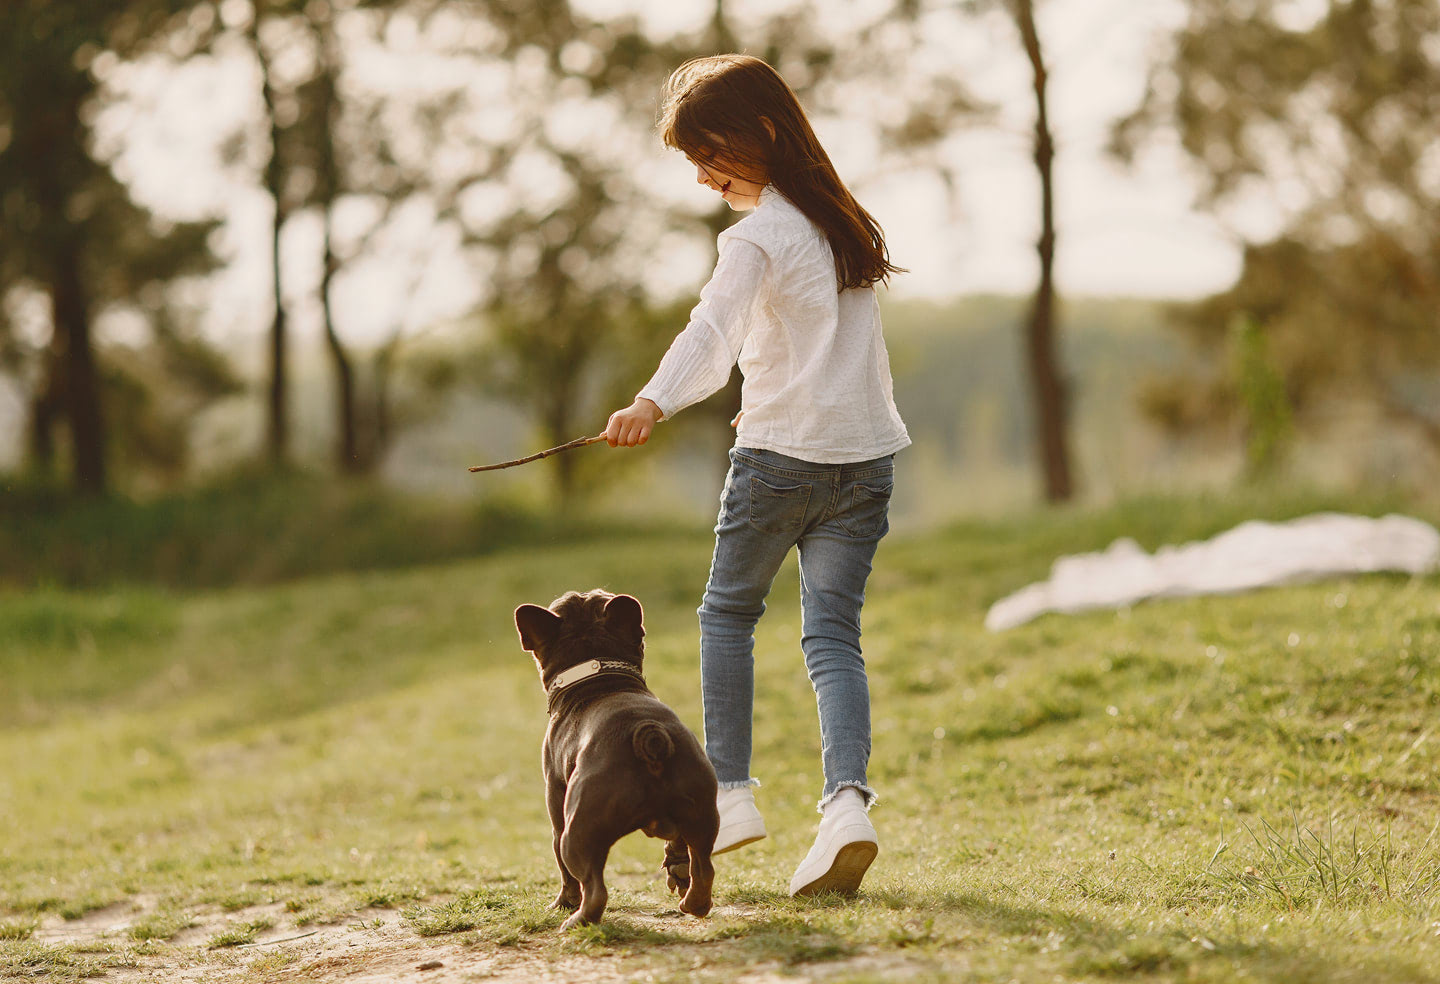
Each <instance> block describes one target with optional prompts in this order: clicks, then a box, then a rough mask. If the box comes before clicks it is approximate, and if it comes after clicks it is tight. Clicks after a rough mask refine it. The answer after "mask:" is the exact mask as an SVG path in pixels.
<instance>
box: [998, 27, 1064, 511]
mask: <svg viewBox="0 0 1440 984" xmlns="http://www.w3.org/2000/svg"><path fill="white" fill-rule="evenodd" d="M1006 2H1007V6H1008V7H1009V10H1010V14H1011V16H1012V17H1013V18H1014V19H1015V26H1016V27H1017V28H1018V30H1019V32H1020V41H1021V44H1022V45H1023V46H1024V48H1025V57H1026V60H1028V61H1029V63H1030V75H1031V80H1032V88H1033V90H1034V93H1035V143H1034V155H1033V156H1034V160H1035V170H1036V173H1037V175H1038V176H1039V179H1040V238H1039V240H1038V241H1037V242H1036V244H1035V250H1036V252H1037V253H1038V254H1039V258H1040V281H1039V283H1038V284H1037V285H1036V287H1035V299H1034V301H1033V302H1032V303H1031V307H1030V320H1029V324H1028V326H1027V329H1026V332H1025V341H1026V354H1027V356H1028V361H1029V366H1030V390H1031V395H1032V398H1033V400H1034V408H1035V428H1036V431H1037V435H1038V438H1039V440H1038V450H1039V453H1040V468H1041V473H1042V475H1043V476H1044V479H1045V498H1046V499H1047V500H1048V501H1050V502H1063V501H1065V500H1067V499H1069V498H1070V496H1071V494H1072V493H1073V491H1074V490H1073V486H1072V482H1071V477H1070V451H1069V443H1068V441H1067V440H1066V437H1065V423H1066V418H1067V416H1068V413H1067V410H1068V408H1067V405H1066V404H1067V400H1066V393H1065V380H1064V378H1063V377H1062V375H1061V372H1060V369H1059V358H1058V356H1057V355H1056V352H1055V174H1054V168H1055V138H1054V136H1053V135H1052V134H1051V132H1050V110H1049V96H1048V86H1049V83H1050V74H1049V72H1048V71H1047V69H1046V67H1045V53H1044V50H1043V48H1042V47H1041V44H1040V33H1039V31H1038V29H1037V28H1036V26H1035V5H1034V3H1033V2H1032V0H1006Z"/></svg>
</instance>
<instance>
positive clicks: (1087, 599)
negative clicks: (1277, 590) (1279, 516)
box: [985, 513, 1440, 632]
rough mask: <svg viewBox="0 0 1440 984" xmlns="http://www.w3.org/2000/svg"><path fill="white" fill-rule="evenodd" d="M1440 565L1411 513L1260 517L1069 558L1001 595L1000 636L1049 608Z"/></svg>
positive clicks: (1439, 555) (995, 623) (995, 620)
mask: <svg viewBox="0 0 1440 984" xmlns="http://www.w3.org/2000/svg"><path fill="white" fill-rule="evenodd" d="M1437 568H1440V532H1437V531H1436V529H1435V527H1433V526H1431V525H1430V524H1429V523H1425V522H1422V521H1421V520H1418V519H1412V518H1411V517H1409V516H1393V515H1392V516H1385V517H1383V518H1381V519H1371V518H1369V517H1368V516H1347V515H1343V514H1340V513H1317V514H1315V515H1313V516H1305V517H1302V518H1300V519H1292V520H1290V521H1289V522H1285V523H1265V522H1261V521H1259V520H1252V521H1250V522H1247V523H1242V524H1240V525H1239V526H1237V527H1235V528H1234V529H1232V530H1227V531H1226V532H1224V533H1221V534H1220V535H1218V536H1216V537H1213V538H1211V539H1209V540H1201V541H1197V542H1195V543H1186V544H1182V545H1181V546H1178V547H1175V546H1165V547H1161V548H1160V549H1159V550H1157V551H1155V553H1154V554H1153V555H1151V554H1147V553H1146V552H1145V551H1144V550H1142V549H1141V548H1140V545H1139V544H1137V543H1136V542H1135V541H1134V540H1132V539H1130V538H1129V537H1125V538H1123V539H1119V540H1116V541H1115V542H1114V543H1112V544H1110V546H1109V548H1107V549H1106V550H1103V551H1100V552H1098V553H1088V554H1076V555H1074V556H1067V557H1061V558H1060V559H1059V560H1057V561H1055V564H1054V566H1053V567H1052V568H1051V570H1050V579H1049V580H1047V581H1041V582H1039V583H1038V584H1032V585H1030V586H1028V587H1025V588H1021V589H1020V590H1019V591H1017V592H1015V593H1014V594H1012V595H1009V596H1007V597H1005V598H1001V599H1000V600H999V601H997V602H996V603H995V604H994V605H992V606H990V611H989V612H988V613H987V614H986V616H985V627H986V628H987V629H990V630H991V631H992V632H999V631H1003V630H1004V629H1011V628H1014V627H1015V626H1017V625H1022V624H1024V623H1025V622H1028V621H1030V620H1031V619H1032V618H1035V617H1036V616H1038V615H1042V614H1044V613H1045V612H1078V611H1084V610H1086V609H1091V608H1118V607H1122V606H1125V605H1129V604H1132V603H1134V602H1137V601H1141V600H1142V599H1145V598H1176V597H1181V596H1184V595H1202V594H1227V593H1234V592H1238V591H1249V590H1251V589H1253V588H1261V587H1268V586H1271V585H1277V584H1294V583H1297V582H1301V581H1313V580H1316V579H1317V578H1323V577H1329V576H1332V575H1338V574H1361V573H1370V572H1372V571H1403V572H1405V573H1408V574H1424V573H1428V572H1430V571H1433V570H1436V569H1437Z"/></svg>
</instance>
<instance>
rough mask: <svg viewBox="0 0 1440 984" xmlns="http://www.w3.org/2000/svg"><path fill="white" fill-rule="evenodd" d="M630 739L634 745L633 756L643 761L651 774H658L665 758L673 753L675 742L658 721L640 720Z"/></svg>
mask: <svg viewBox="0 0 1440 984" xmlns="http://www.w3.org/2000/svg"><path fill="white" fill-rule="evenodd" d="M630 740H631V744H632V745H634V747H635V757H636V758H638V759H639V760H640V761H642V762H644V763H645V768H646V769H648V770H649V771H650V774H651V775H652V776H658V775H660V771H661V770H662V769H663V768H664V767H665V760H666V759H668V758H669V757H670V756H671V755H674V754H675V742H673V741H671V740H670V733H669V732H668V731H666V730H665V726H664V725H663V724H661V723H660V722H659V721H641V722H640V723H639V724H637V725H636V726H635V733H634V735H633V736H632V737H631V739H630Z"/></svg>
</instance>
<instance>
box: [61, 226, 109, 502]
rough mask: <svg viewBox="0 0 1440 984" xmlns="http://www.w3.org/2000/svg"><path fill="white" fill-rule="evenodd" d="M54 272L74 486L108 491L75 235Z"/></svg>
mask: <svg viewBox="0 0 1440 984" xmlns="http://www.w3.org/2000/svg"><path fill="white" fill-rule="evenodd" d="M51 277H52V280H51V284H50V305H51V312H52V316H53V318H54V322H55V342H56V343H58V344H59V346H60V359H61V366H62V372H63V374H64V375H63V379H64V386H63V392H64V399H65V415H66V418H67V419H68V421H69V424H70V444H71V451H72V454H73V456H74V462H73V466H74V481H75V489H76V491H78V492H81V493H83V494H85V495H97V496H98V495H104V493H105V429H104V426H103V423H102V419H101V411H100V382H99V378H98V374H97V373H96V370H95V352H94V349H93V347H92V345H91V340H90V304H89V298H88V297H87V296H86V294H85V287H84V283H83V281H82V279H81V275H80V247H79V243H78V242H77V241H76V238H75V237H74V236H63V237H61V239H60V241H59V242H58V243H57V248H56V250H55V255H54V257H53V259H52V266H51Z"/></svg>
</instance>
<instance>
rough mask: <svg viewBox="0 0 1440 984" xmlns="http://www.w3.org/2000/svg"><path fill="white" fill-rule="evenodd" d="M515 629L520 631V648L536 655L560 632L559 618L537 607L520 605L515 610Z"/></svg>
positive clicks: (548, 610) (547, 610)
mask: <svg viewBox="0 0 1440 984" xmlns="http://www.w3.org/2000/svg"><path fill="white" fill-rule="evenodd" d="M515 628H517V629H519V630H520V648H522V649H524V650H526V651H528V652H532V653H538V652H539V651H540V648H541V647H542V646H544V645H546V644H548V643H550V642H551V641H553V640H554V638H555V635H556V633H558V632H559V631H560V616H559V615H556V614H555V613H554V612H552V611H551V610H550V609H548V608H541V607H540V606H539V605H521V606H520V607H519V608H517V609H515Z"/></svg>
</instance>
